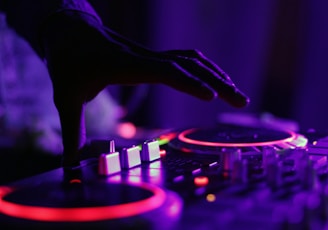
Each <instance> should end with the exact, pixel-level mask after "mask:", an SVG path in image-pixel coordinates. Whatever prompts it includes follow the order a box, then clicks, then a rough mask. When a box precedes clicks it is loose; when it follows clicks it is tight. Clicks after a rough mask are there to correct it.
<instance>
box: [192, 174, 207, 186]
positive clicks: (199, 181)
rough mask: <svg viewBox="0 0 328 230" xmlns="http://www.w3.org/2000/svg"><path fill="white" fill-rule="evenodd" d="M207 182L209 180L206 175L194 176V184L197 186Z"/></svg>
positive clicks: (204, 184)
mask: <svg viewBox="0 0 328 230" xmlns="http://www.w3.org/2000/svg"><path fill="white" fill-rule="evenodd" d="M208 182H209V180H208V177H206V176H198V177H195V178H194V184H195V185H196V186H199V187H203V186H206V185H208Z"/></svg>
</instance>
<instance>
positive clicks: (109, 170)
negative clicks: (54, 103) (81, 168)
mask: <svg viewBox="0 0 328 230" xmlns="http://www.w3.org/2000/svg"><path fill="white" fill-rule="evenodd" d="M120 171H121V164H120V157H119V153H118V152H114V153H108V154H105V153H103V154H101V155H100V156H99V164H98V173H99V174H100V175H104V176H107V175H111V174H114V173H118V172H120Z"/></svg>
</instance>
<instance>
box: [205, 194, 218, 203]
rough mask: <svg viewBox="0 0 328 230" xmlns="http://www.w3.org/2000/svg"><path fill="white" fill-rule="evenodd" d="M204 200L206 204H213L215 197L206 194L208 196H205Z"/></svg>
mask: <svg viewBox="0 0 328 230" xmlns="http://www.w3.org/2000/svg"><path fill="white" fill-rule="evenodd" d="M206 200H207V201H208V202H214V201H215V200H216V196H215V195H214V194H208V195H207V196H206Z"/></svg>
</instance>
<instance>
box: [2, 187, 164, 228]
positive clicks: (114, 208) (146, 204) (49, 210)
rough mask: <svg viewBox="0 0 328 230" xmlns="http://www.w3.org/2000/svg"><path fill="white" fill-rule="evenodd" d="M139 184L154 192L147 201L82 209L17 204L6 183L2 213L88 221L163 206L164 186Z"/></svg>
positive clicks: (12, 189)
mask: <svg viewBox="0 0 328 230" xmlns="http://www.w3.org/2000/svg"><path fill="white" fill-rule="evenodd" d="M138 186H139V187H141V188H143V189H146V190H149V191H151V192H152V193H153V194H154V195H153V196H151V197H150V198H146V199H144V200H140V201H135V202H130V203H126V204H119V205H110V206H99V207H82V208H53V207H40V206H29V205H21V204H15V203H12V202H8V201H5V200H4V199H3V198H4V197H5V196H6V195H7V194H9V193H11V192H13V191H14V190H15V189H14V188H11V187H5V186H3V187H0V213H3V214H5V215H8V216H11V217H16V218H22V219H29V220H36V221H49V222H88V221H101V220H113V219H119V218H125V217H131V216H134V215H138V214H142V213H145V212H148V211H151V210H154V209H156V208H159V207H160V206H161V205H162V204H163V203H164V201H165V199H166V193H165V191H164V190H162V189H161V188H159V187H156V186H153V185H150V184H145V183H141V184H138Z"/></svg>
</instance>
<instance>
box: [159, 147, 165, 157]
mask: <svg viewBox="0 0 328 230" xmlns="http://www.w3.org/2000/svg"><path fill="white" fill-rule="evenodd" d="M159 155H160V156H161V157H165V156H166V150H165V149H161V150H159Z"/></svg>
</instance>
